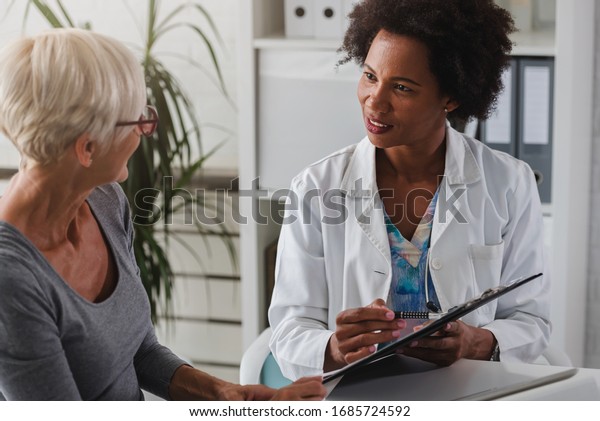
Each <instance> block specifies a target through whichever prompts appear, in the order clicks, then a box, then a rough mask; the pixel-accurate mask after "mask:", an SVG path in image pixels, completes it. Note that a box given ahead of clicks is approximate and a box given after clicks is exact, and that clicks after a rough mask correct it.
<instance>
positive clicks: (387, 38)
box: [358, 30, 455, 148]
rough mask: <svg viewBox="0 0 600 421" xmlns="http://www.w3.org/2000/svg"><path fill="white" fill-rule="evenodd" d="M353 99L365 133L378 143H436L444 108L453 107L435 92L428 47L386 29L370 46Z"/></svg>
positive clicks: (381, 145)
mask: <svg viewBox="0 0 600 421" xmlns="http://www.w3.org/2000/svg"><path fill="white" fill-rule="evenodd" d="M358 99H359V101H360V105H361V108H362V112H363V119H364V123H365V126H366V129H367V132H368V136H369V139H370V140H371V143H372V144H373V145H375V146H376V147H379V148H390V147H395V146H403V145H407V146H412V147H417V148H421V147H426V145H428V144H435V143H437V144H439V143H440V142H441V141H442V140H443V138H444V134H445V124H446V112H445V111H444V109H445V108H447V109H448V111H452V110H453V109H454V108H455V107H454V106H453V104H452V103H451V102H450V101H449V98H448V97H447V96H444V95H442V94H441V93H440V90H439V85H438V82H437V79H436V78H435V76H434V75H433V74H432V73H431V70H430V69H429V51H428V49H427V47H426V46H425V45H424V44H423V43H421V42H420V41H418V40H416V39H414V38H411V37H407V36H402V35H395V34H392V33H390V32H387V31H385V30H381V31H380V32H379V34H377V36H376V37H375V39H374V40H373V43H372V45H371V48H370V49H369V53H368V55H367V58H366V60H365V64H364V67H363V75H362V77H361V79H360V82H359V85H358ZM440 135H441V138H440Z"/></svg>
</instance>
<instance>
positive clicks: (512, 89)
mask: <svg viewBox="0 0 600 421" xmlns="http://www.w3.org/2000/svg"><path fill="white" fill-rule="evenodd" d="M517 78H518V66H517V61H516V60H515V59H512V60H511V63H510V66H509V67H508V68H507V69H506V70H505V72H504V74H503V75H502V82H503V85H504V90H503V91H502V93H501V94H500V96H499V97H498V102H497V103H496V110H495V111H494V112H493V114H492V115H491V116H490V117H489V118H488V119H487V120H486V121H485V122H483V123H482V124H481V129H480V130H481V133H480V136H481V137H480V139H481V141H483V142H484V143H485V144H486V145H488V146H489V147H491V148H493V149H496V150H499V151H502V152H506V153H508V154H510V155H512V156H517V127H518V123H517V118H518V110H517V107H518V85H519V84H518V80H517Z"/></svg>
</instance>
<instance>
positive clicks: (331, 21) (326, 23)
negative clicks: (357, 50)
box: [315, 0, 344, 39]
mask: <svg viewBox="0 0 600 421" xmlns="http://www.w3.org/2000/svg"><path fill="white" fill-rule="evenodd" d="M315 9H316V10H315V38H338V39H339V38H342V36H343V30H344V11H343V7H342V0H318V1H317V2H316V3H315Z"/></svg>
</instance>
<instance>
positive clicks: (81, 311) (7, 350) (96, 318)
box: [0, 184, 184, 400]
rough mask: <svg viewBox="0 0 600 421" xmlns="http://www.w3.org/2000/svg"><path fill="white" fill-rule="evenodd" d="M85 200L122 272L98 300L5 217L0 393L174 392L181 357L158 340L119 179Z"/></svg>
mask: <svg viewBox="0 0 600 421" xmlns="http://www.w3.org/2000/svg"><path fill="white" fill-rule="evenodd" d="M88 203H89V205H90V208H91V209H92V212H93V213H94V215H95V217H96V219H97V221H98V224H99V226H100V228H101V230H102V231H103V233H104V235H105V238H106V239H107V242H108V244H109V248H110V251H111V252H112V254H113V256H114V260H115V262H116V266H117V271H118V280H117V285H116V287H115V290H114V291H113V293H112V295H111V296H110V297H108V298H107V299H106V300H104V301H103V302H100V303H91V302H89V301H87V300H85V299H84V298H83V297H81V296H80V295H79V294H77V293H76V292H75V291H74V290H73V289H72V288H71V287H69V285H68V284H67V283H66V282H65V281H64V280H63V279H62V278H61V277H60V276H59V275H58V274H57V273H56V271H55V270H54V269H53V268H52V266H51V265H50V264H49V263H48V261H47V260H46V259H45V258H44V256H43V255H42V254H41V253H40V252H39V250H38V249H37V248H36V247H35V246H34V245H33V244H32V243H31V242H30V241H29V240H28V239H27V238H26V237H24V236H23V235H22V234H21V233H20V232H19V231H18V230H16V229H15V228H14V227H13V226H11V225H10V224H7V223H5V222H1V221H0V399H1V398H2V395H4V397H5V398H6V399H8V400H79V399H83V400H96V399H102V400H139V399H143V395H142V393H141V390H140V387H141V388H143V389H145V390H148V391H150V392H152V393H154V394H155V395H158V396H161V397H163V398H168V386H169V382H170V380H171V377H172V376H173V373H174V372H175V370H176V369H177V368H178V367H180V366H181V365H182V364H184V361H182V360H181V359H179V358H178V357H176V356H175V355H174V354H173V353H172V352H171V351H169V350H168V349H167V348H165V347H163V346H162V345H160V344H159V343H158V342H157V340H156V336H155V334H154V328H153V326H152V323H151V321H150V306H149V303H148V298H147V296H146V292H145V291H144V288H143V286H142V283H141V280H140V276H139V269H138V267H137V265H136V262H135V257H134V254H133V250H132V239H133V227H132V223H131V220H130V216H129V208H128V204H127V200H126V198H125V196H124V194H123V192H122V190H121V188H120V186H119V185H117V184H110V185H106V186H102V187H99V188H97V189H96V190H94V191H93V192H92V194H91V195H90V197H89V198H88Z"/></svg>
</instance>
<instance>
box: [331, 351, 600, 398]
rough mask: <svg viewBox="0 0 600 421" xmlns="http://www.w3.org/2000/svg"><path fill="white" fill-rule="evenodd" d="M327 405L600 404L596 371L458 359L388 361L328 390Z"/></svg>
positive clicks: (396, 358) (394, 358)
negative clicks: (435, 362) (458, 402)
mask: <svg viewBox="0 0 600 421" xmlns="http://www.w3.org/2000/svg"><path fill="white" fill-rule="evenodd" d="M330 388H331V392H330V394H329V396H328V398H327V399H328V400H344V401H355V400H377V401H382V400H392V401H421V400H441V401H449V400H464V399H467V400H489V399H504V400H599V399H600V370H594V369H582V368H578V369H572V368H568V367H553V366H548V365H538V364H518V363H505V362H489V361H474V360H460V361H457V362H456V363H454V364H453V365H452V366H450V367H438V366H436V365H433V364H430V363H426V362H423V361H419V360H416V359H413V358H408V357H404V356H392V357H390V358H386V359H384V360H381V361H378V362H376V363H373V364H370V365H368V366H366V367H364V368H361V369H360V370H357V371H356V372H354V373H351V374H349V375H346V376H345V377H344V378H342V379H341V380H340V381H338V382H336V383H334V384H332V385H330Z"/></svg>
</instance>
